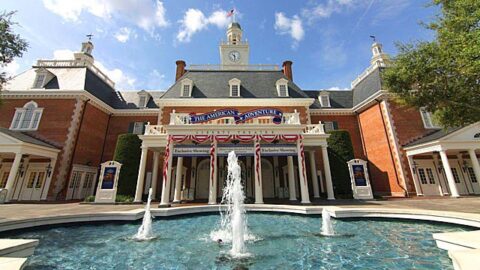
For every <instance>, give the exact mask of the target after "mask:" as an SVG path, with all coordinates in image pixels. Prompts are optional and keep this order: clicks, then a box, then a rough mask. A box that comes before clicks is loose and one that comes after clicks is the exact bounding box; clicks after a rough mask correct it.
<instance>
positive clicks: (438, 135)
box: [404, 127, 461, 147]
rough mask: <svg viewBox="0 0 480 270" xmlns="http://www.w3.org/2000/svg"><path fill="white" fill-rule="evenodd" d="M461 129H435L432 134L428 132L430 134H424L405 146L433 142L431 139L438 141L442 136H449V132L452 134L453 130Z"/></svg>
mask: <svg viewBox="0 0 480 270" xmlns="http://www.w3.org/2000/svg"><path fill="white" fill-rule="evenodd" d="M459 129H461V127H457V128H447V129H439V130H435V131H433V132H432V133H430V134H428V135H426V136H424V137H422V138H420V139H417V140H415V141H413V142H410V143H407V144H405V145H404V146H405V147H410V146H415V145H420V144H424V143H428V142H431V141H436V140H438V139H441V138H443V137H445V136H447V135H448V134H451V133H453V132H455V131H457V130H459Z"/></svg>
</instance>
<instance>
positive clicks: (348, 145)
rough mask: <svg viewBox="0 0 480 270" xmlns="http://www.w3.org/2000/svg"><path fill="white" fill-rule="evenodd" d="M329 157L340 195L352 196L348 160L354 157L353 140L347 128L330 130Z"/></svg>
mask: <svg viewBox="0 0 480 270" xmlns="http://www.w3.org/2000/svg"><path fill="white" fill-rule="evenodd" d="M329 133H330V137H329V138H328V139H327V142H328V159H329V161H330V170H331V173H332V182H333V188H334V190H335V194H336V195H341V196H339V197H348V198H350V197H351V196H352V187H351V182H350V173H349V171H348V165H347V161H349V160H351V159H353V158H354V154H353V145H352V140H351V139H350V134H349V133H348V131H346V130H334V131H331V132H329Z"/></svg>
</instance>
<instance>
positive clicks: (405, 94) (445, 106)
mask: <svg viewBox="0 0 480 270" xmlns="http://www.w3.org/2000/svg"><path fill="white" fill-rule="evenodd" d="M432 5H434V6H439V7H440V10H441V14H439V15H438V16H437V17H436V19H435V20H434V21H433V22H431V23H430V24H425V27H427V28H428V29H430V30H432V31H434V32H435V33H436V39H435V40H433V41H431V42H417V43H413V44H398V45H397V47H398V49H399V54H398V55H397V57H395V59H394V61H393V64H392V67H390V68H387V69H386V70H385V72H384V75H383V80H384V83H385V86H386V88H387V89H388V90H390V91H391V92H393V93H395V94H397V96H398V97H399V100H400V101H401V102H402V103H404V104H407V105H410V106H415V107H425V108H426V110H428V111H430V112H433V113H434V118H435V119H436V120H438V121H439V122H440V123H441V124H442V125H444V126H446V127H453V126H464V125H467V124H470V123H474V122H477V121H480V80H479V74H480V1H478V0H432Z"/></svg>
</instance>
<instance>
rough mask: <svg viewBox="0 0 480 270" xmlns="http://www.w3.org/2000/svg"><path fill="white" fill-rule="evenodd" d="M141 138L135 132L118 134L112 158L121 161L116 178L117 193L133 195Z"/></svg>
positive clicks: (140, 151)
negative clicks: (117, 177)
mask: <svg viewBox="0 0 480 270" xmlns="http://www.w3.org/2000/svg"><path fill="white" fill-rule="evenodd" d="M141 145H142V140H140V139H139V138H138V135H136V134H122V135H119V136H118V139H117V146H116V147H115V154H114V156H113V159H114V160H115V161H118V162H120V163H122V168H121V170H120V177H119V179H118V190H117V198H118V195H126V196H133V195H134V194H135V188H136V186H137V177H138V166H139V163H140V156H141V153H142V150H141V148H140V147H141Z"/></svg>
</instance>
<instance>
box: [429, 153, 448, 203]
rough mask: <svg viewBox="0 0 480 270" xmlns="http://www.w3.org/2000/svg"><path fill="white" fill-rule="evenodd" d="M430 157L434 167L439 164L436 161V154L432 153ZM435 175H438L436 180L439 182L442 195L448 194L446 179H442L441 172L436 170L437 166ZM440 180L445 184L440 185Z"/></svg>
mask: <svg viewBox="0 0 480 270" xmlns="http://www.w3.org/2000/svg"><path fill="white" fill-rule="evenodd" d="M432 158H433V164H434V165H435V167H437V166H438V164H440V163H439V162H438V155H437V154H433V155H432ZM437 175H438V182H439V184H440V193H441V195H442V196H445V195H447V194H448V188H447V185H448V184H447V181H446V180H445V179H444V177H443V174H442V173H441V172H440V171H439V170H438V168H437ZM442 182H443V184H444V185H445V187H443V186H442Z"/></svg>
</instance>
